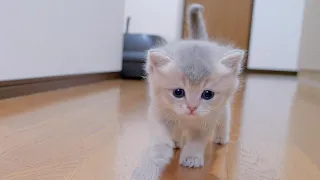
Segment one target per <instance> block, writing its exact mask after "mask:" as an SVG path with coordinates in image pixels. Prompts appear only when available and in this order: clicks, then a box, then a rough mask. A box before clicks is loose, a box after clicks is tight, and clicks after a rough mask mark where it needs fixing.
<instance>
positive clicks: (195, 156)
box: [180, 147, 204, 168]
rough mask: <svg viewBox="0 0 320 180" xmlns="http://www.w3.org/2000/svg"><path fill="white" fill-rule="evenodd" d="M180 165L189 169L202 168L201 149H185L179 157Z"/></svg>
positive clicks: (202, 153) (202, 157)
mask: <svg viewBox="0 0 320 180" xmlns="http://www.w3.org/2000/svg"><path fill="white" fill-rule="evenodd" d="M187 148H188V149H187ZM180 164H181V165H183V166H185V167H190V168H197V167H202V166H203V165H204V152H203V150H202V148H192V147H185V148H184V149H183V150H182V152H181V155H180Z"/></svg>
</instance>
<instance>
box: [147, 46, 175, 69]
mask: <svg viewBox="0 0 320 180" xmlns="http://www.w3.org/2000/svg"><path fill="white" fill-rule="evenodd" d="M170 61H171V58H170V57H169V56H167V55H166V54H164V53H162V52H160V51H157V50H149V51H148V55H147V63H146V73H147V74H150V73H153V72H154V71H157V70H162V69H163V68H164V67H165V66H166V65H167V64H168V63H169V62H170Z"/></svg>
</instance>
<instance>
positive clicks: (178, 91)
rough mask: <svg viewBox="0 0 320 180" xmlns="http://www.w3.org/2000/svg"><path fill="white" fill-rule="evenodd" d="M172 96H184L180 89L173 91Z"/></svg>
mask: <svg viewBox="0 0 320 180" xmlns="http://www.w3.org/2000/svg"><path fill="white" fill-rule="evenodd" d="M172 94H173V95H174V97H176V98H183V97H184V96H185V94H184V90H183V89H180V88H178V89H175V90H173V92H172Z"/></svg>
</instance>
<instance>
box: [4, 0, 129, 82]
mask: <svg viewBox="0 0 320 180" xmlns="http://www.w3.org/2000/svg"><path fill="white" fill-rule="evenodd" d="M123 16H124V0H117V1H112V2H110V1H106V0H45V1H44V0H28V1H26V0H9V1H2V2H1V3H0V26H1V28H0V81H2V80H13V79H25V78H34V77H45V76H56V75H69V74H83V73H94V72H111V71H120V69H121V65H122V58H121V56H122V33H123V31H122V30H123Z"/></svg>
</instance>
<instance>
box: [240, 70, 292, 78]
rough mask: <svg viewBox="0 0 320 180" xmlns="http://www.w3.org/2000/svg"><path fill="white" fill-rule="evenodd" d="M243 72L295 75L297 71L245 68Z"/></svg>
mask: <svg viewBox="0 0 320 180" xmlns="http://www.w3.org/2000/svg"><path fill="white" fill-rule="evenodd" d="M244 72H245V73H259V74H274V75H291V76H292V75H293V76H296V75H297V74H298V73H297V72H295V71H275V70H253V69H245V70H244Z"/></svg>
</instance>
